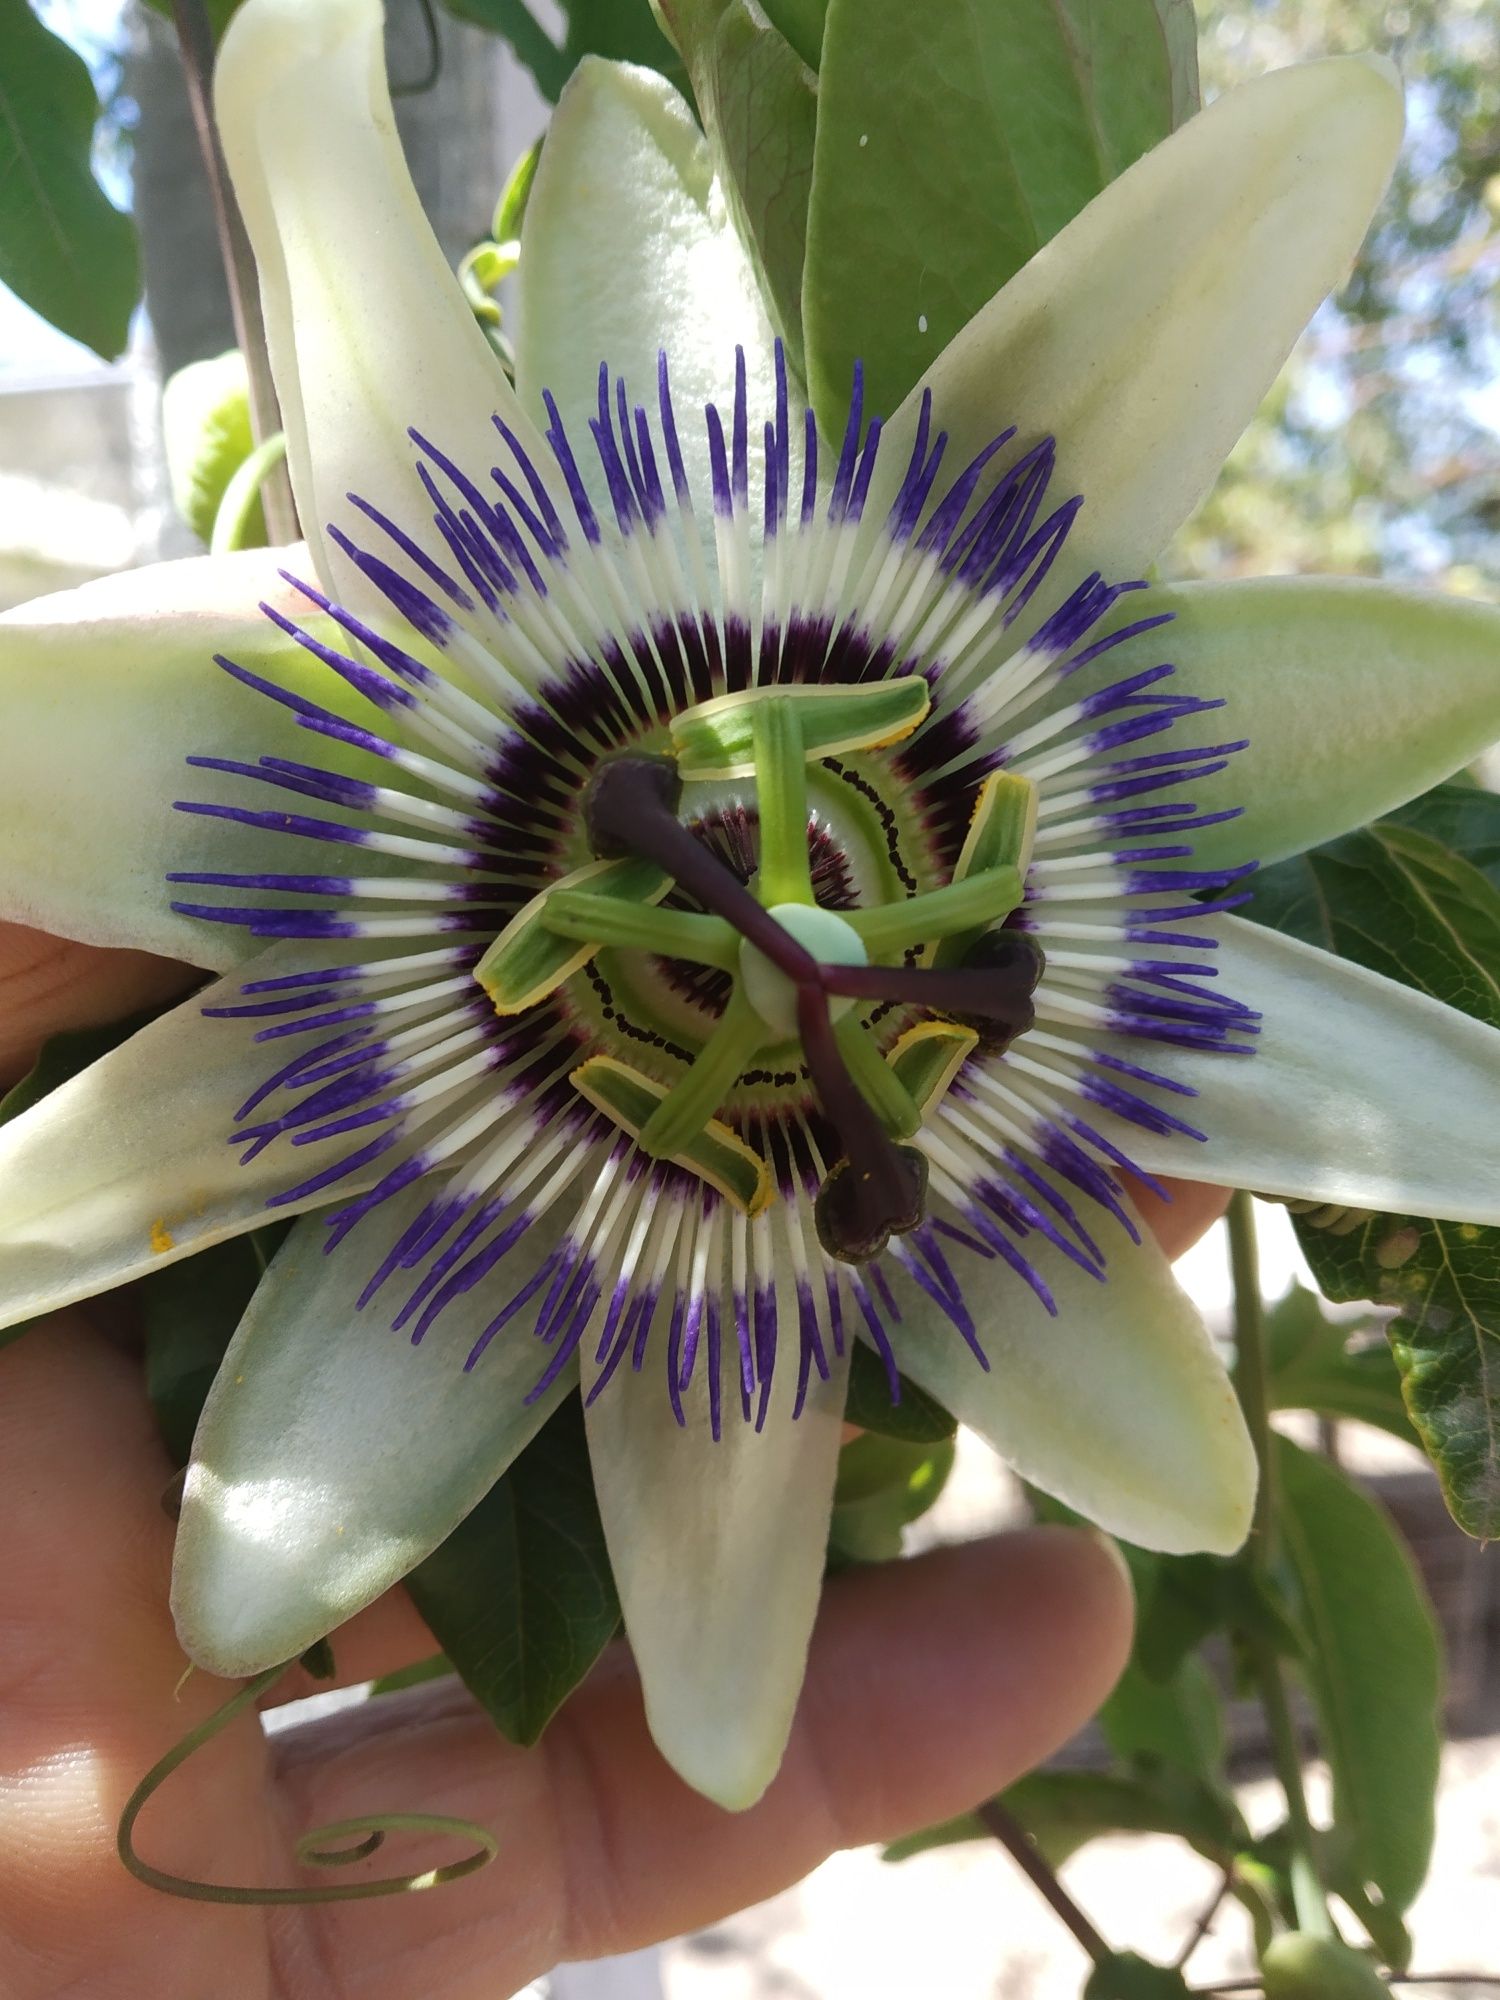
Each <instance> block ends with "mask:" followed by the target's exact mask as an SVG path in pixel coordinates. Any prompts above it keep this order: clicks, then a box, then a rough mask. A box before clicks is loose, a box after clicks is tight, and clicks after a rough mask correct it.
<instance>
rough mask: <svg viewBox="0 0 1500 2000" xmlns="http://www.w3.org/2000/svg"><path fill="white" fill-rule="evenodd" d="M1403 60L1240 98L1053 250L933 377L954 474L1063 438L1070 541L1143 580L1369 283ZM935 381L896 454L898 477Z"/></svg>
mask: <svg viewBox="0 0 1500 2000" xmlns="http://www.w3.org/2000/svg"><path fill="white" fill-rule="evenodd" d="M1401 128H1402V107H1401V92H1400V88H1399V85H1398V82H1397V79H1396V75H1395V72H1394V70H1393V69H1392V68H1391V66H1390V65H1389V64H1388V63H1386V62H1384V61H1383V60H1382V59H1380V58H1378V57H1374V56H1350V57H1342V58H1335V59H1331V60H1326V61H1321V62H1311V63H1303V64H1300V65H1298V66H1297V67H1295V68H1292V69H1284V70H1278V71H1276V72H1274V73H1273V74H1271V75H1269V76H1263V77H1258V78H1257V79H1256V80H1255V81H1254V82H1251V83H1246V84H1242V85H1240V86H1239V87H1238V88H1237V89H1235V90H1231V91H1229V92H1227V93H1226V94H1225V95H1224V96H1223V97H1221V98H1219V99H1218V101H1217V102H1216V103H1214V104H1211V105H1210V106H1209V107H1208V109H1207V110H1205V111H1203V112H1201V113H1200V114H1199V115H1198V116H1197V117H1196V118H1190V119H1189V120H1188V122H1187V123H1186V124H1185V125H1184V126H1182V127H1181V129H1180V130H1179V131H1177V132H1175V133H1173V135H1172V136H1171V138H1169V139H1167V140H1165V141H1163V143H1162V144H1161V145H1159V146H1157V147H1155V148H1154V149H1153V150H1152V151H1151V152H1149V153H1147V154H1146V155H1145V156H1144V157H1143V158H1142V159H1140V160H1138V161H1137V162H1136V163H1135V165H1134V166H1132V167H1130V168H1128V169H1127V171H1126V172H1125V173H1123V174H1121V176H1120V177H1119V179H1118V180H1116V181H1113V182H1112V183H1111V184H1110V186H1108V187H1107V188H1105V189H1104V191H1103V192H1102V193H1101V194H1099V195H1098V196H1096V198H1095V199H1094V200H1093V201H1091V202H1090V203H1089V205H1088V207H1087V208H1086V209H1084V211H1083V212H1082V214H1081V215H1079V216H1077V217H1076V218H1075V219H1074V221H1072V222H1071V223H1069V225H1068V226H1067V228H1066V229H1064V230H1063V231H1062V232H1061V233H1060V234H1059V235H1057V236H1055V237H1054V238H1053V239H1052V241H1051V242H1050V243H1048V244H1047V245H1045V247H1044V248H1043V249H1042V250H1040V251H1039V252H1038V253H1037V255H1036V256H1035V257H1033V258H1032V260H1031V261H1030V263H1028V264H1027V265H1026V266H1025V268H1024V269H1023V270H1021V271H1020V272H1018V273H1017V275H1016V276H1015V277H1014V278H1012V279H1011V281H1010V282H1009V284H1007V285H1006V286H1005V287H1004V288H1003V289H1002V290H1001V291H1000V292H998V293H997V294H996V295H995V297H994V298H993V299H992V300H991V301H990V303H989V304H988V305H987V306H983V307H981V309H980V310H979V312H977V313H976V314H975V316H974V318H973V319H972V320H970V322H969V324H968V325H967V326H966V327H965V328H964V329H963V331H962V332H961V333H959V334H958V335H957V337H956V338H955V339H954V340H952V341H951V342H950V343H949V345H948V347H947V348H946V349H945V350H944V352H943V353H942V354H941V355H940V356H939V357H938V359H937V361H936V362H935V363H934V364H933V367H932V369H931V370H930V372H929V373H928V375H927V376H926V377H925V383H926V385H927V386H928V387H930V388H931V390H932V392H933V399H934V406H935V407H934V417H935V428H936V427H939V426H940V427H941V428H943V429H945V430H947V431H948V433H949V434H950V438H951V440H952V441H951V443H950V446H949V450H950V452H951V454H952V462H953V465H954V467H955V469H956V468H957V467H958V466H959V465H962V464H964V463H965V462H966V461H967V459H968V458H969V456H970V455H972V453H974V452H975V451H977V450H979V449H980V448H981V446H983V445H985V444H987V443H988V442H989V440H990V439H991V438H992V437H994V436H995V435H996V434H997V432H999V431H1000V430H1001V429H1002V428H1003V427H1005V426H1006V425H1008V424H1017V425H1019V426H1020V437H1019V439H1018V440H1017V448H1020V447H1023V446H1025V445H1026V444H1028V443H1030V442H1032V441H1034V440H1035V439H1037V438H1040V437H1043V436H1046V435H1048V434H1049V433H1050V434H1051V435H1053V436H1054V437H1055V438H1056V440H1057V475H1056V484H1055V487H1054V493H1055V495H1056V496H1057V497H1058V498H1059V499H1063V498H1066V497H1067V496H1068V495H1070V494H1074V493H1081V494H1083V496H1084V500H1085V505H1084V508H1083V512H1082V514H1081V515H1080V516H1079V519H1078V522H1077V524H1076V525H1075V527H1074V529H1073V532H1072V536H1071V537H1070V540H1069V544H1068V553H1067V556H1066V558H1065V564H1066V570H1067V574H1068V576H1069V578H1070V579H1071V580H1072V581H1073V582H1075V583H1076V582H1077V581H1079V580H1081V578H1082V577H1083V576H1084V574H1085V573H1086V572H1087V571H1089V570H1091V569H1096V568H1097V569H1099V570H1102V571H1103V572H1104V574H1105V575H1106V576H1110V577H1122V578H1123V577H1132V576H1139V575H1140V574H1141V573H1142V571H1143V569H1144V567H1145V566H1146V565H1147V564H1148V563H1150V562H1151V561H1152V559H1153V558H1154V557H1155V556H1156V555H1157V554H1158V553H1159V551H1160V550H1161V549H1162V548H1163V547H1164V546H1165V544H1166V543H1167V541H1168V540H1169V539H1170V538H1171V536H1172V535H1173V533H1174V532H1175V531H1176V529H1177V528H1178V527H1180V526H1181V524H1182V522H1183V521H1185V520H1186V519H1187V517H1188V515H1189V514H1190V513H1191V512H1192V511H1193V509H1194V507H1196V505H1197V504H1198V502H1199V501H1200V500H1201V499H1202V498H1203V496H1204V494H1205V493H1207V491H1208V489H1209V487H1210V486H1211V485H1212V484H1213V481H1214V479H1215V477H1216V475H1217V473H1218V471H1219V468H1220V466H1221V465H1222V464H1223V462H1224V459H1225V457H1226V456H1227V454H1228V452H1229V448H1230V446H1231V445H1232V444H1233V443H1234V441H1235V439H1236V438H1237V437H1238V436H1239V434H1240V432H1241V431H1242V430H1243V429H1244V427H1245V425H1246V424H1247V423H1248V422H1249V420H1250V418H1251V417H1252V416H1253V415H1254V413H1255V409H1256V406H1257V405H1258V404H1259V402H1260V400H1261V398H1262V397H1263V396H1264V395H1265V393H1266V391H1267V389H1269V387H1270V386H1271V383H1272V381H1273V380H1274V379H1275V376H1276V373H1277V370H1278V369H1279V368H1280V367H1281V364H1282V363H1283V361H1285V359H1286V357H1287V355H1288V353H1289V352H1290V351H1291V347H1292V343H1293V342H1294V341H1295V340H1296V338H1297V335H1298V334H1299V333H1300V332H1301V331H1302V328H1303V327H1304V326H1305V325H1306V323H1307V321H1308V319H1309V318H1310V317H1311V316H1312V313H1313V310H1314V308H1315V307H1316V306H1317V304H1318V303H1319V301H1320V300H1321V299H1322V298H1323V297H1324V296H1325V295H1326V294H1327V293H1328V292H1329V291H1330V290H1331V289H1332V288H1333V287H1334V286H1336V285H1337V284H1339V283H1340V282H1341V281H1342V280H1343V278H1344V277H1345V275H1346V274H1347V272H1348V269H1349V266H1350V264H1351V262H1352V261H1353V258H1354V255H1355V252H1356V251H1357V250H1358V248H1359V244H1360V239H1361V238H1362V237H1363V235H1364V233H1365V230H1366V228H1367V227H1368V225H1369V221H1370V217H1371V215H1372V214H1373V212H1374V209H1375V205H1376V203H1377V202H1378V201H1379V199H1380V196H1381V193H1382V191H1383V190H1384V188H1385V184H1386V181H1387V179H1388V178H1389V176H1390V172H1391V167H1392V165H1393V163H1394V160H1395V157H1396V149H1397V147H1398V145H1399V144H1400V139H1401ZM922 386H923V385H922V384H918V386H917V388H916V389H915V390H914V391H913V392H912V395H911V396H910V397H908V399H907V401H906V403H904V404H903V405H902V408H901V411H900V412H899V413H898V416H897V418H896V420H895V421H894V423H893V424H892V426H891V431H890V433H889V434H888V442H887V448H886V450H884V451H882V454H881V457H882V461H883V469H884V473H885V477H886V478H887V480H891V479H896V478H899V476H900V474H901V472H902V471H903V470H904V468H905V465H906V453H907V448H908V446H909V443H910V438H911V434H912V431H913V429H914V427H915V423H916V413H917V409H918V406H919V403H920V397H921V389H922Z"/></svg>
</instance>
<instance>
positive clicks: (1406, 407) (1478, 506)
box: [1167, 0, 1500, 596]
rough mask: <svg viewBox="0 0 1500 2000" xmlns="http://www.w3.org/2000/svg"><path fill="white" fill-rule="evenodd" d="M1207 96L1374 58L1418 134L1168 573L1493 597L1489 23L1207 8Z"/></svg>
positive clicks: (1494, 120) (1497, 63) (1481, 4)
mask: <svg viewBox="0 0 1500 2000" xmlns="http://www.w3.org/2000/svg"><path fill="white" fill-rule="evenodd" d="M1198 17H1199V25H1200V59H1201V62H1202V68H1203V85H1204V95H1205V97H1207V96H1211V95H1216V94H1217V93H1218V92H1220V91H1222V90H1225V89H1227V88H1228V87H1229V86H1230V85H1231V84H1233V83H1237V82H1240V81H1242V80H1243V79H1245V78H1247V77H1251V76H1256V75H1259V74H1261V73H1262V72H1263V71H1265V70H1267V69H1274V68H1277V67H1279V66H1281V65H1282V64H1284V63H1289V62H1295V61H1299V60H1301V59H1304V58H1306V57H1309V56H1317V55H1334V54H1343V53H1346V52H1349V51H1353V50H1358V49H1379V50H1383V51H1384V52H1385V53H1387V54H1388V55H1390V56H1391V57H1392V58H1393V59H1394V60H1395V61H1396V63H1397V64H1398V65H1399V66H1400V68H1401V71H1402V74H1403V76H1404V77H1405V80H1406V84H1407V108H1408V117H1409V120H1410V128H1409V133H1408V140H1407V145H1406V148H1405V150H1404V152H1403V155H1402V160H1401V165H1400V167H1399V169H1398V171H1397V175H1396V179H1395V182H1394V184H1393V186H1392V188H1391V191H1390V194H1389V195H1388V196H1387V198H1386V202H1385V205H1384V207H1383V208H1382V210H1381V213H1380V216H1379V218H1378V220H1377V222H1376V225H1375V228H1374V229H1373V230H1372V231H1371V233H1370V236H1369V238H1368V239H1367V241H1366V243H1365V247H1364V251H1363V254H1362V255H1361V257H1360V259H1359V262H1358V263H1357V265H1356V266H1355V269H1354V272H1353V274H1352V276H1351V279H1350V282H1349V284H1348V285H1347V286H1346V287H1345V289H1344V290H1343V291H1342V292H1341V293H1340V294H1339V295H1338V297H1337V299H1336V300H1334V301H1333V302H1331V303H1330V304H1329V305H1327V306H1325V307H1324V309H1323V310H1322V311H1321V312H1320V313H1319V314H1318V316H1317V318H1316V319H1315V320H1314V322H1313V325H1312V327H1311V328H1310V329H1309V331H1308V333H1307V334H1306V335H1305V337H1304V338H1303V340H1302V342H1301V343H1300V345H1299V346H1298V348H1297V350H1296V353H1295V354H1294V355H1293V357H1292V360H1291V362H1290V363H1289V365H1288V367H1287V368H1286V370H1285V371H1284V373H1283V375H1282V377H1281V379H1280V381H1279V382H1278V383H1277V385H1276V388H1275V390H1274V392H1273V394H1272V395H1271V396H1270V397H1269V398H1268V400H1267V402H1266V405H1265V407H1264V408H1263V409H1262V411H1261V413H1260V415H1259V416H1258V417H1257V418H1256V420H1255V422H1254V423H1253V424H1252V425H1251V426H1250V429H1249V430H1248V431H1247V432H1246V434H1245V436H1244V438H1243V439H1242V440H1241V442H1240V444H1239V446H1238V448H1237V449H1236V451H1235V452H1234V454H1233V456H1232V457H1231V459H1230V461H1229V464H1228V467H1227V468H1226V471H1225V473H1224V476H1223V478H1222V480H1221V481H1220V484H1219V486H1218V488H1217V490H1216V491H1215V493H1214V494H1213V496H1212V498H1211V500H1210V501H1209V503H1208V504H1207V505H1206V506H1205V507H1204V508H1203V510H1202V511H1201V512H1200V514H1199V515H1198V517H1197V518H1196V519H1195V520H1194V521H1193V522H1191V523H1190V524H1189V526H1188V527H1187V529H1186V530H1185V531H1184V532H1183V534H1182V535H1181V536H1180V537H1179V539H1178V542H1177V544H1176V546H1175V548H1174V549H1173V551H1172V552H1171V556H1170V558H1169V561H1168V564H1167V567H1168V569H1169V570H1170V571H1171V572H1172V573H1173V574H1176V575H1181V576H1231V575H1259V574H1269V573H1277V572H1280V573H1288V572H1298V571H1325V570H1326V571H1341V572H1345V573H1351V574H1361V575H1384V576H1386V577H1389V578H1392V579H1408V580H1412V581H1420V582H1424V583H1430V584H1435V585H1440V586H1442V587H1443V588H1446V589H1449V590H1455V591H1462V592H1466V593H1469V594H1473V595H1482V596H1488V595H1490V594H1492V592H1493V591H1494V589H1495V587H1496V584H1497V582H1500V576H1497V568H1496V553H1495V536H1496V531H1497V529H1500V451H1497V448H1496V434H1497V429H1500V366H1497V363H1500V320H1497V314H1496V304H1495V300H1496V284H1497V280H1500V7H1497V6H1496V5H1495V4H1494V0H1298V4H1297V5H1295V6H1287V5H1284V4H1282V0H1198Z"/></svg>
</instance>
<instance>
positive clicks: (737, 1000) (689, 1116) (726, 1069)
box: [640, 983, 766, 1159]
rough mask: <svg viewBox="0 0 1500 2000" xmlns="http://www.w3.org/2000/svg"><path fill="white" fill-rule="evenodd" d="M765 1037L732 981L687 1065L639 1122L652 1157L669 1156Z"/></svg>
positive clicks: (706, 1117) (709, 1114)
mask: <svg viewBox="0 0 1500 2000" xmlns="http://www.w3.org/2000/svg"><path fill="white" fill-rule="evenodd" d="M765 1039H766V1024H765V1022H764V1021H762V1019H761V1018H760V1016H759V1014H757V1013H756V1011H755V1009H754V1008H753V1007H752V1006H751V1004H750V1001H749V999H748V998H747V997H746V994H745V990H744V987H743V986H741V985H740V984H738V983H736V985H735V988H734V991H733V992H732V993H731V994H730V996H729V1004H728V1005H727V1006H726V1007H725V1009H724V1012H723V1014H722V1015H721V1016H720V1018H719V1023H718V1026H717V1027H716V1028H715V1029H714V1031H713V1033H712V1034H711V1035H710V1036H709V1038H708V1040H707V1041H706V1042H705V1043H704V1044H703V1047H702V1048H701V1049H700V1050H699V1051H698V1054H697V1056H696V1058H695V1059H694V1061H693V1064H692V1066H691V1068H690V1069H689V1070H688V1072H687V1074H686V1076H684V1077H683V1078H682V1079H681V1080H680V1081H679V1082H678V1083H675V1084H674V1085H673V1086H672V1088H671V1090H669V1091H668V1093H667V1095H666V1096H665V1097H664V1098H663V1099H662V1101H661V1103H660V1104H659V1105H658V1106H657V1108H656V1110H655V1111H653V1112H652V1114H651V1116H650V1117H649V1118H648V1119H647V1120H646V1123H645V1124H644V1125H643V1126H642V1127H641V1133H640V1143H641V1145H642V1147H643V1148H644V1150H645V1151H646V1152H648V1153H650V1154H652V1155H654V1157H655V1158H657V1159H671V1158H672V1156H673V1155H674V1154H675V1153H679V1152H681V1151H682V1149H683V1147H684V1146H686V1145H687V1143H688V1141H689V1140H690V1139H691V1138H692V1137H693V1135H694V1133H696V1132H701V1131H702V1130H703V1128H704V1126H705V1125H707V1124H708V1123H709V1121H710V1120H711V1119H712V1118H713V1116H714V1114H715V1112H716V1111H717V1110H718V1109H719V1106H720V1105H721V1104H722V1103H723V1102H724V1099H725V1097H726V1096H727V1095H728V1094H729V1092H730V1091H731V1090H732V1089H733V1088H734V1083H735V1079H736V1078H737V1077H738V1076H739V1075H740V1074H741V1072H742V1071H743V1070H745V1069H747V1068H748V1067H749V1064H750V1059H751V1057H752V1056H753V1055H754V1054H755V1052H756V1050H757V1049H758V1048H759V1047H760V1046H761V1044H762V1043H763V1042H764V1041H765Z"/></svg>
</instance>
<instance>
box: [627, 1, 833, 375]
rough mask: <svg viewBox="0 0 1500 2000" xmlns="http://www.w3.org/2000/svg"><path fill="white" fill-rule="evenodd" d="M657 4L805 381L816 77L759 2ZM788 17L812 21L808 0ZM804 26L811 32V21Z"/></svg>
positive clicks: (791, 7)
mask: <svg viewBox="0 0 1500 2000" xmlns="http://www.w3.org/2000/svg"><path fill="white" fill-rule="evenodd" d="M657 5H658V8H659V11H660V14H661V17H662V20H663V21H664V22H665V24H666V26H667V28H668V30H669V31H670V33H671V35H672V39H673V40H674V41H675V42H676V44H677V46H678V48H679V49H680V50H681V51H682V55H683V58H684V60H685V62H686V64H687V73H688V76H689V77H690V79H691V81H692V86H693V95H694V98H695V99H696V101H697V105H698V115H699V116H700V118H701V119H702V120H703V129H704V131H705V132H706V133H707V135H708V142H709V146H710V148H711V150H712V152H713V158H714V166H715V169H716V171H717V172H718V175H719V178H720V180H721V181H722V182H723V185H724V189H725V192H726V194H727V196H728V199H729V203H730V207H731V210H732V212H733V215H734V219H735V225H736V227H737V228H738V230H739V233H740V236H741V238H742V239H743V241H744V243H745V244H746V246H747V248H748V249H749V251H750V254H751V257H752V259H753V261H754V263H755V267H756V270H757V272H758V273H759V275H760V279H761V289H762V291H763V292H764V294H765V297H766V303H767V307H768V309H769V312H770V315H771V318H772V320H773V321H774V322H775V325H776V329H777V331H778V332H779V333H780V334H781V337H782V339H783V340H784V341H785V343H786V350H787V358H788V360H789V361H790V363H791V366H792V368H793V369H794V370H795V372H796V373H797V374H798V375H799V376H800V375H802V374H803V373H804V364H803V334H802V266H803V260H804V257H805V254H806V247H807V206H808V199H809V196H810V194H811V191H812V174H813V145H814V135H815V132H816V129H817V121H818V88H817V78H816V76H815V75H814V73H813V71H812V70H811V69H810V68H809V67H808V65H807V62H806V60H805V59H804V57H803V56H802V55H801V54H800V53H799V51H798V49H797V48H796V47H794V46H793V44H792V42H791V41H790V40H788V39H787V38H786V36H785V35H784V34H783V33H782V32H779V31H778V27H777V26H774V25H773V24H772V22H771V21H770V20H768V19H767V17H766V14H765V13H764V12H762V10H761V9H760V7H758V6H756V5H754V4H753V0H657ZM782 11H784V12H785V13H787V14H789V15H790V14H793V13H797V14H806V13H808V12H809V11H810V10H809V7H808V0H787V4H786V5H785V6H784V8H783V10H782ZM812 11H815V10H812ZM802 28H803V32H804V34H805V33H807V32H808V31H809V23H807V22H803V23H802Z"/></svg>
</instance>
